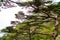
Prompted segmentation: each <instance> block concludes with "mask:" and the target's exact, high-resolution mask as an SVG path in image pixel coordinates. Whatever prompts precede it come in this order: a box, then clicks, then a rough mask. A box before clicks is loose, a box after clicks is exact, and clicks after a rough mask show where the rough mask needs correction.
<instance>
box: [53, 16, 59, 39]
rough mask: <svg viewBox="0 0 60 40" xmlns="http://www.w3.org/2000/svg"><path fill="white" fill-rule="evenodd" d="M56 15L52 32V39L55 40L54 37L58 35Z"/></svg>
mask: <svg viewBox="0 0 60 40" xmlns="http://www.w3.org/2000/svg"><path fill="white" fill-rule="evenodd" d="M58 25H59V23H58V16H55V29H54V31H53V34H52V40H56V37H57V36H58Z"/></svg>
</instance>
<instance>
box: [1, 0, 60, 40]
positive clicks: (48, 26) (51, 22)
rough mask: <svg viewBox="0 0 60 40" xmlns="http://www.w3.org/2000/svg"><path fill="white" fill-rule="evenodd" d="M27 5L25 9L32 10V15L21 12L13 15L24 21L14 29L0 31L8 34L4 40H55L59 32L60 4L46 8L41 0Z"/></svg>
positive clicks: (34, 0)
mask: <svg viewBox="0 0 60 40" xmlns="http://www.w3.org/2000/svg"><path fill="white" fill-rule="evenodd" d="M27 4H28V5H27ZM27 4H26V5H27V7H29V6H31V7H32V8H34V10H33V11H32V12H33V14H32V15H24V13H22V12H19V13H18V14H15V16H16V18H17V19H19V20H20V19H25V21H24V22H22V23H18V24H17V25H16V28H13V27H7V28H6V29H4V30H2V31H3V32H7V33H9V34H8V35H7V36H6V40H8V39H9V40H56V38H57V37H58V35H59V32H60V31H59V30H60V29H59V26H60V25H59V24H60V15H59V13H60V12H59V11H60V4H57V5H53V4H52V5H48V6H46V5H44V1H43V0H33V2H28V3H27ZM33 5H34V6H33ZM30 12H31V11H30ZM22 16H23V17H22ZM25 16H26V17H25ZM12 35H13V36H12ZM8 37H9V38H8ZM7 38H8V39H7Z"/></svg>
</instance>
